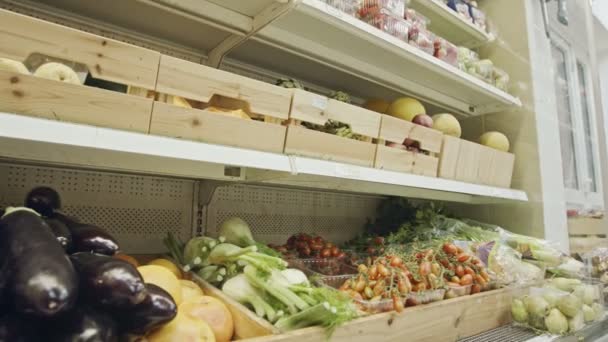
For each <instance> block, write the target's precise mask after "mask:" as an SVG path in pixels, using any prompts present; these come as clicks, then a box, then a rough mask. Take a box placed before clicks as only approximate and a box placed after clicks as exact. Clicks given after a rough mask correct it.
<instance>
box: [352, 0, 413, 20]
mask: <svg viewBox="0 0 608 342" xmlns="http://www.w3.org/2000/svg"><path fill="white" fill-rule="evenodd" d="M376 14H388V15H392V16H395V17H398V18H404V16H405V1H404V0H363V1H361V5H360V7H359V18H361V19H364V18H367V17H370V16H371V17H373V16H375V15H376Z"/></svg>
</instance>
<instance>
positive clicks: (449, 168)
mask: <svg viewBox="0 0 608 342" xmlns="http://www.w3.org/2000/svg"><path fill="white" fill-rule="evenodd" d="M514 165H515V155H514V154H512V153H507V152H502V151H498V150H495V149H493V148H489V147H486V146H483V145H480V144H477V143H474V142H470V141H466V140H462V139H458V138H455V137H451V136H447V135H446V136H444V138H443V146H442V148H441V156H440V160H439V177H441V178H447V179H454V180H459V181H463V182H469V183H476V184H483V185H490V186H496V187H501V188H509V187H511V178H512V176H513V167H514Z"/></svg>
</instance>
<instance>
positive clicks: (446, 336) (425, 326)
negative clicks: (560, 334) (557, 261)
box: [247, 289, 524, 342]
mask: <svg viewBox="0 0 608 342" xmlns="http://www.w3.org/2000/svg"><path fill="white" fill-rule="evenodd" d="M523 291H524V290H521V289H501V290H496V291H489V292H484V293H480V294H476V295H472V296H464V297H459V298H455V299H451V300H444V301H441V302H436V303H432V304H428V305H421V306H417V307H413V308H406V309H405V311H403V312H402V313H401V314H397V313H395V312H387V313H382V314H377V315H372V316H368V317H363V318H360V319H357V320H354V321H352V322H349V323H347V324H345V325H343V326H341V327H339V328H338V329H336V331H335V332H334V334H333V335H332V338H331V341H332V342H368V341H374V340H377V339H378V338H379V336H381V337H382V340H383V341H433V342H443V341H446V342H455V341H457V340H458V339H460V338H464V337H469V336H473V335H477V334H479V333H482V332H484V331H487V330H490V329H494V328H497V327H500V326H502V325H505V324H509V323H510V322H511V313H510V310H511V299H512V298H513V296H518V295H520V294H522V293H523ZM324 340H325V331H324V330H323V329H321V328H306V329H300V330H295V331H292V332H288V333H285V334H281V335H275V336H266V337H263V338H254V339H249V340H247V342H296V341H297V342H317V341H324Z"/></svg>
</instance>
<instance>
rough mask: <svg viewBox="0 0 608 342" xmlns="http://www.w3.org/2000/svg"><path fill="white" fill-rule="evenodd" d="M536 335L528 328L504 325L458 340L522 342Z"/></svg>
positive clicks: (469, 341)
mask: <svg viewBox="0 0 608 342" xmlns="http://www.w3.org/2000/svg"><path fill="white" fill-rule="evenodd" d="M536 336H537V334H535V333H534V332H532V331H530V330H528V329H524V328H521V327H516V326H513V325H504V326H502V327H499V328H496V329H492V330H488V331H486V332H484V333H481V334H479V335H475V336H471V337H467V338H463V339H460V340H458V342H524V341H528V340H530V339H532V338H534V337H536Z"/></svg>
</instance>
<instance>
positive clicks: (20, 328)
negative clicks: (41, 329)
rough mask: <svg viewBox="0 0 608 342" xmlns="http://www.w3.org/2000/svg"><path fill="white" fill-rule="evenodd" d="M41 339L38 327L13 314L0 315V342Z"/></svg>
mask: <svg viewBox="0 0 608 342" xmlns="http://www.w3.org/2000/svg"><path fill="white" fill-rule="evenodd" d="M37 341H41V339H40V336H39V333H38V328H37V326H36V325H35V324H33V322H28V321H26V320H25V319H24V318H23V317H19V316H17V315H15V314H11V315H5V316H3V317H0V342H37Z"/></svg>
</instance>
